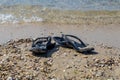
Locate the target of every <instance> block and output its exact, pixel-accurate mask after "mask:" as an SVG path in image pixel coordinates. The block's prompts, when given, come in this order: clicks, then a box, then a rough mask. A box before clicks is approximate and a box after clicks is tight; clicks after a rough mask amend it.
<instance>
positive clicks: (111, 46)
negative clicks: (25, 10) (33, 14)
mask: <svg viewBox="0 0 120 80" xmlns="http://www.w3.org/2000/svg"><path fill="white" fill-rule="evenodd" d="M119 26H120V25H119V24H111V25H102V26H101V25H72V24H71V25H69V24H66V25H65V24H20V25H18V24H17V25H15V24H14V25H9V26H8V25H1V26H0V32H1V34H0V37H1V38H2V39H0V43H1V46H0V79H8V80H11V79H18V80H88V79H89V80H119V79H120V69H119V68H120V49H119V48H120V44H119V43H120V38H119V34H120V27H119ZM62 33H63V34H72V35H76V36H78V37H79V38H81V39H82V40H83V41H84V42H86V43H88V44H89V45H90V46H93V47H94V48H95V51H94V52H91V53H86V54H83V53H78V52H76V51H75V50H74V49H68V48H62V47H59V50H57V51H55V52H53V51H51V52H49V53H48V54H45V55H34V54H33V53H32V52H30V51H29V49H30V47H31V44H32V40H31V39H33V38H37V37H42V36H48V35H51V36H60V35H61V34H62ZM21 38H22V39H21ZM25 38H26V39H25ZM11 39H13V40H11ZM9 40H11V41H9ZM7 41H9V42H8V43H6V42H7ZM3 43H5V44H3Z"/></svg>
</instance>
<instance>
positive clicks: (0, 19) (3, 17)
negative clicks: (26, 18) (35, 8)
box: [0, 14, 18, 24]
mask: <svg viewBox="0 0 120 80" xmlns="http://www.w3.org/2000/svg"><path fill="white" fill-rule="evenodd" d="M17 22H18V21H17V18H16V17H14V16H13V15H11V14H0V23H1V24H4V23H17Z"/></svg>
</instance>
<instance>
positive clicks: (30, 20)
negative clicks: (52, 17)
mask: <svg viewBox="0 0 120 80" xmlns="http://www.w3.org/2000/svg"><path fill="white" fill-rule="evenodd" d="M23 21H24V22H42V21H43V19H42V18H40V17H37V16H32V17H30V18H26V17H24V18H23Z"/></svg>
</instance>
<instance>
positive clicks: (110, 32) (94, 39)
mask: <svg viewBox="0 0 120 80" xmlns="http://www.w3.org/2000/svg"><path fill="white" fill-rule="evenodd" d="M119 26H120V25H119V24H111V25H70V24H68V25H67V24H15V25H9V26H8V25H0V32H1V34H0V37H1V38H2V39H0V43H1V44H2V43H5V42H7V41H9V40H11V39H21V38H37V37H42V36H49V35H51V36H61V34H72V35H76V36H78V37H79V38H81V39H82V40H83V41H85V42H88V43H89V44H92V45H96V44H97V45H100V44H104V45H107V46H111V47H117V48H120V44H118V43H120V37H119V34H120V27H119Z"/></svg>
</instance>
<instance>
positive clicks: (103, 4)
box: [0, 0, 120, 24]
mask: <svg viewBox="0 0 120 80" xmlns="http://www.w3.org/2000/svg"><path fill="white" fill-rule="evenodd" d="M46 9H57V10H71V11H72V10H75V11H77V10H78V11H102V10H103V11H105V10H107V11H120V0H0V24H4V23H19V22H42V21H44V18H43V17H42V16H43V15H44V16H45V15H46V14H47V13H48V12H45V10H46Z"/></svg>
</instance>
